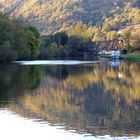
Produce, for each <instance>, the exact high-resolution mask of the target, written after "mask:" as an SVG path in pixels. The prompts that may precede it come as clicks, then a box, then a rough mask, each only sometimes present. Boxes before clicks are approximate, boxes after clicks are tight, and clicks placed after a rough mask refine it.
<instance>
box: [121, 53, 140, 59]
mask: <svg viewBox="0 0 140 140" xmlns="http://www.w3.org/2000/svg"><path fill="white" fill-rule="evenodd" d="M121 59H124V60H136V61H140V53H129V54H125V55H122V56H121Z"/></svg>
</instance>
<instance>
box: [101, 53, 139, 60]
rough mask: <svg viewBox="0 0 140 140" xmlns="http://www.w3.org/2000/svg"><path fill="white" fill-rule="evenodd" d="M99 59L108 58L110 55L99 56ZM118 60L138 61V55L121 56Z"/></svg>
mask: <svg viewBox="0 0 140 140" xmlns="http://www.w3.org/2000/svg"><path fill="white" fill-rule="evenodd" d="M99 57H104V58H110V54H103V55H99ZM120 59H122V60H135V61H140V53H128V54H122V55H121V57H120Z"/></svg>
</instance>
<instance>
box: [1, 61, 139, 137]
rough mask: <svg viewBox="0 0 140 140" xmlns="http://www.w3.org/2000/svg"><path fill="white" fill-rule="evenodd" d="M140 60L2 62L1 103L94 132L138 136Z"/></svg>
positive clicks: (69, 127)
mask: <svg viewBox="0 0 140 140" xmlns="http://www.w3.org/2000/svg"><path fill="white" fill-rule="evenodd" d="M139 70H140V63H130V62H122V63H121V64H120V65H119V66H118V68H117V69H114V68H113V67H112V66H111V65H110V64H109V63H108V62H104V63H100V64H94V65H91V64H89V65H88V64H86V65H77V66H76V65H75V66H61V65H59V66H57V65H56V66H18V65H15V66H9V65H8V66H7V65H6V66H0V85H1V86H0V102H1V104H0V106H1V108H8V109H9V110H11V111H14V112H16V113H17V114H20V115H22V116H23V117H27V118H32V119H41V120H42V121H48V122H49V123H50V124H51V125H59V126H61V125H62V126H64V129H65V130H75V131H76V132H77V133H89V134H92V135H94V136H104V135H110V136H124V135H126V136H140V119H139V116H140V74H139Z"/></svg>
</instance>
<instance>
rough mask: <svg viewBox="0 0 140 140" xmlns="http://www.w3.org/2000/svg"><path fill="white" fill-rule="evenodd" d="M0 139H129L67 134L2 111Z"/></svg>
mask: <svg viewBox="0 0 140 140" xmlns="http://www.w3.org/2000/svg"><path fill="white" fill-rule="evenodd" d="M0 132H1V134H0V138H1V139H2V140H50V139H51V140H99V139H107V140H123V139H127V137H115V138H111V137H110V136H104V137H98V136H96V137H94V136H90V135H88V136H86V135H84V134H83V135H82V134H76V133H71V132H66V131H64V130H62V129H58V128H57V127H55V126H49V125H48V124H45V123H44V124H43V123H41V124H40V123H37V122H36V121H34V120H28V119H24V118H21V117H20V116H18V115H16V114H14V113H12V112H10V111H8V110H0ZM128 139H129V140H130V139H135V140H138V139H140V137H137V138H133V137H132V138H128Z"/></svg>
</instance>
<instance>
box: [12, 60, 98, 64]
mask: <svg viewBox="0 0 140 140" xmlns="http://www.w3.org/2000/svg"><path fill="white" fill-rule="evenodd" d="M15 63H18V64H21V65H80V64H95V63H99V61H77V60H48V61H47V60H36V61H15Z"/></svg>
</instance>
